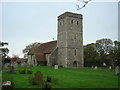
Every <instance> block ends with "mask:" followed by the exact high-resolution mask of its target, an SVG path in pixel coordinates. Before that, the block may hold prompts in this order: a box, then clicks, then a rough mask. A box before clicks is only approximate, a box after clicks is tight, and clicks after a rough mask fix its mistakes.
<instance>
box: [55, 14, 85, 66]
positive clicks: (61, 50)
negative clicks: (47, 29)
mask: <svg viewBox="0 0 120 90" xmlns="http://www.w3.org/2000/svg"><path fill="white" fill-rule="evenodd" d="M82 19H83V17H82V15H81V14H76V13H71V12H65V13H63V14H62V15H60V16H58V36H57V47H58V65H59V66H63V67H66V68H82V67H83V66H84V65H83V63H84V62H83V23H82Z"/></svg>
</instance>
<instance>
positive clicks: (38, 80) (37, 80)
mask: <svg viewBox="0 0 120 90" xmlns="http://www.w3.org/2000/svg"><path fill="white" fill-rule="evenodd" d="M34 82H35V84H37V85H42V84H43V75H42V73H41V72H40V71H37V72H36V73H35V75H34Z"/></svg>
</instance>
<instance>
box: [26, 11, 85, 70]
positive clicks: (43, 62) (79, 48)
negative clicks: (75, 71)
mask: <svg viewBox="0 0 120 90" xmlns="http://www.w3.org/2000/svg"><path fill="white" fill-rule="evenodd" d="M82 20H83V16H82V15H81V14H77V13H71V12H65V13H63V14H61V15H59V16H58V28H57V29H58V33H57V40H55V41H49V42H46V43H42V44H40V45H38V46H35V47H33V48H32V49H31V50H30V51H29V52H28V64H32V65H33V66H52V65H58V66H62V67H65V68H83V67H84V60H83V22H82Z"/></svg>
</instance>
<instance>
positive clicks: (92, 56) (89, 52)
mask: <svg viewBox="0 0 120 90" xmlns="http://www.w3.org/2000/svg"><path fill="white" fill-rule="evenodd" d="M95 45H96V44H95V43H91V44H87V45H86V46H84V62H85V66H95V65H97V66H100V65H101V61H100V60H101V58H100V56H99V55H98V53H96V51H95Z"/></svg>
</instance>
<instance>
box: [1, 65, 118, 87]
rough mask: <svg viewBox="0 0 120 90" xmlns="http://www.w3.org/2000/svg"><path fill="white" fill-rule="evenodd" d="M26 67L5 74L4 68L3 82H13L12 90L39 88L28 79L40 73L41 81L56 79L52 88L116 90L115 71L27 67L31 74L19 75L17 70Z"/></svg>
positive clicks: (116, 77) (19, 68)
mask: <svg viewBox="0 0 120 90" xmlns="http://www.w3.org/2000/svg"><path fill="white" fill-rule="evenodd" d="M24 68H26V67H20V66H19V67H18V69H17V70H16V71H15V72H16V73H7V72H5V68H3V70H2V75H3V80H11V81H13V82H14V88H41V87H42V86H40V85H31V84H30V83H29V80H28V77H29V76H34V73H35V72H36V71H41V72H42V74H43V79H44V80H45V79H46V78H47V76H51V77H53V78H55V79H56V82H57V84H56V85H52V88H117V87H118V76H117V75H115V71H114V70H113V71H110V70H109V69H99V68H98V69H97V70H94V69H91V68H83V69H69V68H62V67H59V68H58V69H57V70H55V69H54V67H52V66H39V67H29V68H26V70H31V71H33V73H32V74H19V70H23V69H24Z"/></svg>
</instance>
